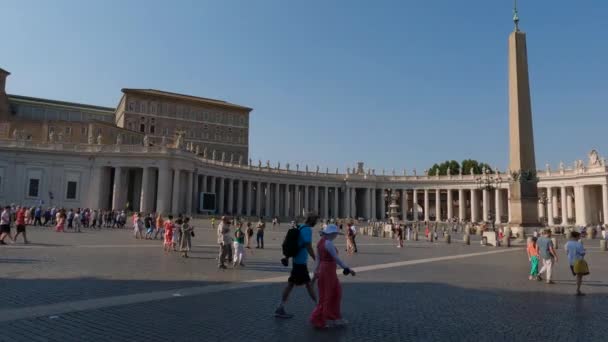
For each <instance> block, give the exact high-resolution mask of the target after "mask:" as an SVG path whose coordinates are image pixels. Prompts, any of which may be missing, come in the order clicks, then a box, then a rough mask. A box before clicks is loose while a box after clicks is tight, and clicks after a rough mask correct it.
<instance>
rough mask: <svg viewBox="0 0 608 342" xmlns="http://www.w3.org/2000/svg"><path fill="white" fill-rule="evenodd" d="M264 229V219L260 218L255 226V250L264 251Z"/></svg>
mask: <svg viewBox="0 0 608 342" xmlns="http://www.w3.org/2000/svg"><path fill="white" fill-rule="evenodd" d="M264 228H266V223H264V219H263V218H262V217H261V216H260V220H259V221H258V224H257V225H256V230H257V232H256V241H257V243H258V246H257V247H256V248H261V249H264Z"/></svg>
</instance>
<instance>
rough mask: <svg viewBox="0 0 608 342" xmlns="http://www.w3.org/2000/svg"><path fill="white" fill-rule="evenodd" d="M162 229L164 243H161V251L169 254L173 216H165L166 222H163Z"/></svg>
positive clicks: (171, 241)
mask: <svg viewBox="0 0 608 342" xmlns="http://www.w3.org/2000/svg"><path fill="white" fill-rule="evenodd" d="M163 227H164V234H163V236H164V243H163V250H164V251H165V252H170V251H171V247H173V228H174V225H173V216H171V215H169V216H167V220H166V221H164V222H163Z"/></svg>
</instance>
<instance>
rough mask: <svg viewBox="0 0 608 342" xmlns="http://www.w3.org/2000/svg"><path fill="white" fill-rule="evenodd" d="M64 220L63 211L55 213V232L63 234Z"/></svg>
mask: <svg viewBox="0 0 608 342" xmlns="http://www.w3.org/2000/svg"><path fill="white" fill-rule="evenodd" d="M65 219H66V214H65V210H64V209H61V210H59V211H57V214H55V222H57V224H56V225H55V231H56V232H62V233H63V232H65Z"/></svg>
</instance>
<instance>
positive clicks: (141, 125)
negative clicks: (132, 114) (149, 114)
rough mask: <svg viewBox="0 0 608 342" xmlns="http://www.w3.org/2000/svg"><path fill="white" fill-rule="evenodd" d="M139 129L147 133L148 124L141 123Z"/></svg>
mask: <svg viewBox="0 0 608 342" xmlns="http://www.w3.org/2000/svg"><path fill="white" fill-rule="evenodd" d="M139 131H140V132H142V133H146V125H144V124H143V123H142V124H140V125H139Z"/></svg>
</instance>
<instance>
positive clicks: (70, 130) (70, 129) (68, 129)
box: [65, 127, 72, 136]
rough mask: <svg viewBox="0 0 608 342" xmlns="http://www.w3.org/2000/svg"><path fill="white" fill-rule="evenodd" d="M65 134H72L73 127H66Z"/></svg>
mask: <svg viewBox="0 0 608 342" xmlns="http://www.w3.org/2000/svg"><path fill="white" fill-rule="evenodd" d="M65 135H67V136H70V135H72V127H66V128H65Z"/></svg>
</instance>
